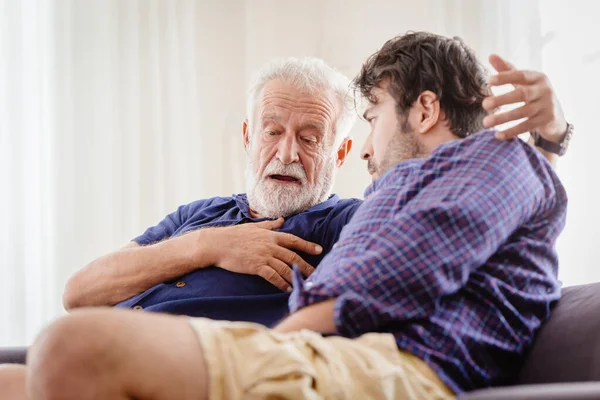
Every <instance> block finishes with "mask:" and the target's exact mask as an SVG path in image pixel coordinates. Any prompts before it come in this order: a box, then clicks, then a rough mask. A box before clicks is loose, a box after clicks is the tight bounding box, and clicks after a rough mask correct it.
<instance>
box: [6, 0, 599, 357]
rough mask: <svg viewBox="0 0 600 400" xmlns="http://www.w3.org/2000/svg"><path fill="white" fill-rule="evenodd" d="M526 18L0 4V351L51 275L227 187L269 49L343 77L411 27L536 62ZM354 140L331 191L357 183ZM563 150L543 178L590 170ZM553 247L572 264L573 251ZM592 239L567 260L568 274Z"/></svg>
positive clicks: (403, 6)
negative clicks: (248, 98) (319, 63)
mask: <svg viewBox="0 0 600 400" xmlns="http://www.w3.org/2000/svg"><path fill="white" fill-rule="evenodd" d="M556 7H560V5H556ZM544 15H546V14H544V13H542V12H540V8H539V7H538V2H537V1H534V0H531V1H519V0H508V1H503V0H494V1H486V2H481V1H478V0H462V1H461V0H451V1H448V0H427V1H420V2H414V1H408V0H401V1H398V0H389V1H387V0H378V1H370V2H366V1H361V0H325V1H323V0H305V1H291V0H287V1H281V0H223V1H201V0H197V1H194V0H177V1H172V0H129V1H119V0H85V1H80V0H55V1H47V0H0V288H1V291H0V346H1V345H17V344H26V343H30V342H31V341H32V339H33V337H34V335H35V333H36V332H37V331H38V330H39V329H40V327H41V326H43V324H44V323H46V322H47V321H49V320H51V319H52V318H54V317H55V316H57V315H60V314H61V313H62V312H64V311H63V309H62V305H61V294H62V289H63V286H64V283H65V281H66V279H67V278H68V276H69V275H71V274H72V273H73V272H74V271H75V270H77V269H78V268H80V267H82V266H83V265H84V264H86V263H87V262H89V261H90V260H91V259H93V258H95V257H97V256H99V255H101V254H104V253H106V252H109V251H111V250H114V249H115V248H117V247H119V246H121V245H123V244H124V243H126V242H127V241H128V240H130V239H131V238H132V237H134V236H136V235H137V234H139V233H140V232H141V231H143V230H144V229H145V228H146V227H147V226H149V225H151V224H154V223H156V222H157V221H159V220H160V219H161V218H162V217H163V216H164V215H165V214H166V213H168V212H170V211H172V210H173V209H174V208H176V207H177V206H178V205H180V204H183V203H186V202H189V201H192V200H194V199H197V198H203V197H209V196H215V195H230V194H231V193H234V192H239V191H243V190H244V182H243V171H244V166H245V160H244V157H245V154H244V151H243V147H242V141H241V122H242V120H243V118H244V114H245V109H244V103H245V98H244V95H245V87H246V85H247V83H248V80H249V79H250V77H251V75H252V73H253V72H254V71H256V70H257V69H258V68H259V67H260V66H261V65H262V64H264V63H265V62H266V61H268V60H269V59H271V58H273V57H280V56H305V55H312V56H317V57H321V58H324V59H325V60H326V61H328V62H329V63H330V64H332V65H334V66H335V67H337V68H338V69H340V70H341V71H342V72H344V73H346V74H347V75H348V76H350V77H352V76H354V75H355V74H356V73H357V72H358V70H359V67H360V65H361V63H362V61H363V60H364V59H365V58H366V57H367V56H368V55H369V54H371V53H373V52H374V51H375V50H377V49H378V48H379V47H380V46H381V45H382V44H383V42H384V41H385V40H387V39H389V38H391V37H392V36H394V35H396V34H399V33H403V32H405V31H407V30H428V31H434V32H437V33H441V34H445V35H459V36H462V37H463V38H464V39H465V41H466V42H467V43H469V44H470V45H471V46H472V47H473V48H474V49H475V50H476V51H477V52H478V54H479V55H480V57H482V58H487V55H488V54H489V53H491V52H493V51H497V52H499V53H500V54H502V55H505V56H506V57H508V58H509V59H511V60H513V61H514V62H515V63H516V64H517V65H519V66H524V67H528V68H541V67H544V68H545V67H546V63H545V60H546V57H548V55H547V54H546V53H543V52H542V44H543V43H545V42H544V40H545V37H544V36H543V34H544V33H543V30H542V25H543V23H544V21H543V20H542V18H544ZM596 37H597V36H596ZM544 51H545V50H544ZM564 73H565V72H564V71H562V70H561V71H557V72H556V74H557V75H561V74H563V75H564ZM561 76H562V75H561ZM552 78H553V81H556V82H557V86H558V81H560V79H562V78H560V77H559V76H556V77H554V76H552ZM561 89H562V88H561ZM560 94H563V93H562V90H561V93H560ZM575 97H576V96H575ZM587 98H588V99H591V97H587ZM592 100H593V99H592ZM578 101H579V100H578V99H575V98H574V99H573V102H572V103H570V104H572V105H570V106H569V107H568V108H569V110H567V111H568V112H569V111H572V110H573V108H577V107H578V106H579V104H578V103H577V102H578ZM566 108H567V107H566ZM577 116H578V117H579V116H580V114H577ZM573 117H574V118H575V116H573ZM580 125H581V124H578V130H583V126H580ZM589 130H591V129H590V128H589V127H588V131H589ZM365 134H366V126H365V125H364V124H363V123H359V124H358V126H357V127H356V128H355V130H354V132H353V136H354V138H355V148H354V151H353V154H352V155H351V157H350V161H349V162H348V163H347V164H346V165H345V166H344V167H343V168H342V170H341V172H340V174H339V175H338V180H337V183H336V192H338V193H339V194H340V195H342V196H354V197H361V196H362V192H363V189H364V188H365V187H366V185H367V184H368V182H369V177H368V175H367V174H366V171H365V170H366V168H365V166H364V163H363V162H362V161H360V160H359V157H358V155H359V151H358V150H359V149H360V147H361V144H362V141H363V140H364V138H365ZM587 136H590V135H589V133H588V135H586V134H585V132H583V133H582V134H581V135H580V137H578V138H577V139H576V140H575V143H574V147H575V146H578V147H579V148H580V149H583V148H584V147H585V145H584V144H583V143H584V140H586V141H587ZM578 141H581V142H582V143H581V144H578ZM576 151H577V150H575V149H574V150H573V153H574V154H575V152H576ZM569 157H571V156H569ZM573 158H575V157H574V156H573V157H571V158H570V160H572V159H573ZM568 161H569V160H567V159H565V161H564V163H562V164H561V170H560V171H561V174H562V173H563V171H564V173H565V174H570V173H571V172H568V171H574V168H575V169H576V168H581V169H584V167H583V166H584V165H586V166H590V165H591V163H587V164H586V161H585V160H581V162H580V164H579V165H580V167H573V166H572V164H569V163H568ZM563 167H564V168H563ZM588 176H591V175H588ZM571 177H572V175H568V179H571ZM565 179H567V176H565ZM584 186H585V182H584V181H583V180H582V181H573V183H572V187H570V188H569V189H570V190H571V191H572V192H573V193H572V196H571V197H572V201H573V202H574V203H575V204H577V201H579V204H580V205H583V204H586V205H588V206H589V205H590V204H591V203H586V200H582V199H579V200H576V199H574V197H575V196H576V195H575V194H576V193H577V196H579V195H580V194H579V193H580V192H579V191H582V192H581V193H583V195H582V196H585V189H584ZM582 214H583V211H582ZM593 218H596V219H595V221H596V225H595V226H597V223H599V222H600V217H599V216H598V214H597V211H596V214H594V215H593ZM590 221H591V220H590ZM590 221H583V220H582V219H581V220H580V219H578V220H576V222H571V221H570V222H569V223H570V225H569V227H568V228H569V229H571V231H572V232H575V231H577V229H588V228H583V226H584V225H585V226H588V225H589V223H590ZM589 229H593V228H589ZM589 232H591V231H589ZM596 233H597V232H596ZM589 243H590V244H591V243H592V239H590V242H589ZM561 246H562V247H561V255H562V256H563V258H565V259H568V260H570V261H576V259H573V254H574V252H576V251H577V252H579V251H581V248H577V247H576V243H575V242H574V241H572V240H571V241H568V240H567V239H565V240H564V241H563V242H562V243H561ZM592 247H593V246H591V245H590V248H586V249H585V250H584V252H583V253H581V255H580V256H578V257H580V258H579V259H578V260H579V261H580V262H579V263H577V264H575V265H569V266H568V268H569V269H573V270H577V271H579V272H578V273H580V276H581V277H590V276H592V275H589V274H588V275H586V272H585V271H589V270H591V269H592V268H593V263H592V262H591V260H590V261H588V259H587V258H586V257H587V256H588V255H592V254H596V255H597V252H596V253H593V251H595V250H594V249H593V248H592ZM574 249H576V250H574ZM570 257H571V258H570ZM573 276H576V275H569V277H573ZM595 277H596V278H598V277H599V276H595ZM565 280H567V279H565ZM571 280H572V281H575V280H576V279H571Z"/></svg>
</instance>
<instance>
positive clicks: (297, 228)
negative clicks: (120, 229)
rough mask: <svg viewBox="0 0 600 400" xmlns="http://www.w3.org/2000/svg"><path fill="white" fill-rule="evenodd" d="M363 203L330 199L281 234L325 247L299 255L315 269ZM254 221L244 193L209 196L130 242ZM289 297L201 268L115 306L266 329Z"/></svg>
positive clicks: (255, 281) (254, 279) (289, 222)
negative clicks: (233, 322)
mask: <svg viewBox="0 0 600 400" xmlns="http://www.w3.org/2000/svg"><path fill="white" fill-rule="evenodd" d="M360 204H361V201H360V200H357V199H348V200H341V199H340V198H339V197H338V196H337V195H332V196H330V197H329V199H328V200H326V201H324V202H323V203H321V204H318V205H316V206H314V207H312V208H310V209H308V210H306V211H304V212H301V213H298V214H295V215H292V216H290V217H287V218H286V219H285V222H284V224H283V226H282V227H281V228H280V229H279V230H278V231H279V232H285V233H291V234H293V235H296V236H298V237H300V238H302V239H304V240H308V241H310V242H314V243H317V244H319V245H321V247H323V252H322V253H321V254H320V255H318V256H314V255H307V254H305V253H302V252H297V253H298V255H299V256H300V257H302V258H303V259H304V260H305V261H306V262H308V263H309V264H311V265H313V266H317V265H318V264H319V263H320V262H321V259H322V258H323V257H324V256H325V255H326V254H327V253H329V251H330V250H331V248H332V247H333V245H334V243H335V242H336V241H337V240H338V238H339V235H340V233H341V231H342V228H343V227H344V226H345V225H346V224H347V223H348V222H349V221H350V218H351V217H352V215H353V214H354V212H355V211H356V209H357V208H358V206H359V205H360ZM264 220H265V219H264V218H260V219H259V218H252V216H251V215H250V208H249V205H248V200H247V198H246V195H245V194H238V195H233V196H232V197H213V198H211V199H206V200H198V201H195V202H193V203H190V204H187V205H184V206H181V207H179V208H178V209H177V211H175V212H173V213H172V214H169V215H167V217H166V218H165V219H164V220H162V221H161V222H160V223H159V224H158V225H156V226H154V227H151V228H148V229H147V230H146V232H144V234H143V235H141V236H139V237H137V238H135V239H134V241H135V242H137V243H138V244H140V245H142V246H144V245H148V244H152V243H155V242H158V241H161V240H164V239H168V238H172V237H176V236H179V235H181V234H183V233H186V232H188V231H191V230H195V229H198V228H206V227H211V226H212V227H215V226H230V225H238V224H244V223H248V222H259V221H264ZM288 298H289V294H288V293H284V292H282V291H281V290H279V289H277V288H276V287H275V286H273V285H272V284H270V283H269V282H267V281H266V280H264V279H263V278H261V277H259V276H256V275H245V274H238V273H235V272H230V271H227V270H224V269H221V268H218V267H215V266H212V267H207V268H202V269H198V270H195V271H193V272H191V273H188V274H186V275H184V276H181V277H178V278H175V279H172V280H170V281H167V282H164V283H161V284H159V285H156V286H154V287H152V288H150V289H148V290H146V291H145V292H143V293H141V294H139V295H136V296H134V297H132V298H130V299H128V300H125V301H123V302H121V303H119V304H117V305H116V307H120V308H131V307H135V308H140V307H141V308H143V309H144V310H146V311H157V312H167V313H170V314H183V315H189V316H194V317H208V318H212V319H225V320H232V321H251V322H257V323H260V324H263V325H267V326H270V325H272V324H274V323H276V322H278V321H279V320H280V319H281V318H283V317H284V316H285V315H286V314H287V312H288Z"/></svg>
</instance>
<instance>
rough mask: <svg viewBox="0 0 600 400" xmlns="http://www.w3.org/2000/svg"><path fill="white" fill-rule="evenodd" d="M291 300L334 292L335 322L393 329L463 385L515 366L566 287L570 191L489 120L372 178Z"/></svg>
mask: <svg viewBox="0 0 600 400" xmlns="http://www.w3.org/2000/svg"><path fill="white" fill-rule="evenodd" d="M365 197H366V200H365V202H364V203H363V204H362V205H361V207H360V208H359V209H358V211H357V212H356V214H355V215H354V217H353V218H352V220H351V222H350V223H349V224H348V225H347V226H346V227H345V228H344V230H343V231H342V233H341V236H340V240H339V241H338V243H337V244H336V245H335V247H334V249H333V250H332V251H331V252H330V253H329V254H328V256H327V257H325V259H324V260H323V261H322V262H321V264H320V265H319V267H318V268H317V270H316V272H315V273H314V274H313V275H312V276H311V277H310V278H308V279H307V280H306V281H304V282H303V281H302V277H301V275H300V273H299V271H297V270H296V271H295V274H294V279H295V283H294V291H293V293H292V295H291V297H290V308H291V310H292V311H295V310H298V309H300V308H303V307H306V306H308V305H310V304H313V303H318V302H322V301H325V300H328V299H332V298H336V299H337V300H336V302H335V309H334V319H335V325H336V328H337V331H338V332H337V333H338V334H340V335H343V336H346V337H357V336H359V335H361V334H364V333H367V332H389V333H392V334H393V335H394V336H395V338H396V342H397V344H398V347H399V348H400V349H402V350H405V351H408V352H410V353H412V354H414V355H416V356H417V357H419V358H420V359H422V360H423V361H425V362H426V363H427V364H428V365H429V366H430V367H431V368H433V369H434V370H435V371H436V372H437V374H438V375H439V377H440V378H441V379H442V380H443V381H444V382H445V383H446V384H447V385H448V386H449V387H450V388H451V389H452V390H454V391H455V392H456V393H460V392H463V391H468V390H473V389H476V388H481V387H486V386H490V385H498V384H501V383H503V382H506V381H508V380H509V379H511V378H513V377H514V374H515V373H516V371H518V368H519V366H520V364H521V361H522V358H523V354H524V352H525V351H526V350H527V349H528V348H529V347H530V345H531V343H532V341H533V339H534V336H535V333H536V332H537V330H538V328H539V327H540V325H541V324H542V323H543V322H544V321H545V320H546V319H547V318H548V317H549V315H550V309H551V305H552V304H553V303H554V302H555V301H556V300H558V299H559V297H560V284H559V282H558V279H557V271H558V259H557V255H556V252H555V250H554V242H555V240H556V238H557V236H558V235H559V233H560V232H561V230H562V228H563V226H564V223H565V215H566V207H567V198H566V193H565V191H564V189H563V187H562V185H561V183H560V182H559V180H558V178H557V176H556V175H555V173H554V171H553V170H552V167H551V166H550V164H549V163H548V162H547V161H546V160H545V159H544V158H543V157H542V156H541V155H540V154H539V153H538V152H537V151H535V150H534V149H533V148H532V147H531V146H529V145H528V144H526V143H524V142H523V141H521V140H518V139H515V140H511V141H507V142H500V141H497V140H496V139H494V136H493V132H490V131H484V132H480V133H478V134H475V135H472V136H470V137H468V138H466V139H461V140H455V141H452V142H448V143H445V144H443V145H441V146H439V147H438V148H437V149H436V150H435V151H434V152H433V153H432V154H431V156H430V157H429V158H427V159H419V160H410V161H405V162H402V163H400V164H398V165H396V166H395V167H394V168H392V169H391V170H390V171H388V172H387V173H386V174H385V175H383V176H382V177H381V178H380V179H379V180H377V181H375V182H374V183H373V184H372V185H371V186H370V187H369V188H368V189H367V191H366V193H365Z"/></svg>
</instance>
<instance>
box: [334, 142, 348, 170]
mask: <svg viewBox="0 0 600 400" xmlns="http://www.w3.org/2000/svg"><path fill="white" fill-rule="evenodd" d="M350 150H352V138H351V137H347V138H346V139H344V141H343V142H342V144H341V145H340V147H338V150H337V160H336V162H335V165H336V166H337V167H338V168H339V167H341V166H342V165H344V162H345V161H346V157H347V156H348V153H350Z"/></svg>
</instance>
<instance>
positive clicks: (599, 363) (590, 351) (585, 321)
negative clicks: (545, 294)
mask: <svg viewBox="0 0 600 400" xmlns="http://www.w3.org/2000/svg"><path fill="white" fill-rule="evenodd" d="M25 355H26V349H25V348H4V349H2V348H0V363H17V364H22V363H24V362H25ZM459 398H460V399H462V400H505V399H520V400H542V399H544V400H583V399H600V282H599V283H592V284H587V285H579V286H571V287H566V288H564V289H563V295H562V298H561V300H560V301H559V302H558V304H557V305H556V306H555V307H554V309H553V310H552V316H551V318H550V320H549V321H548V322H546V324H544V326H543V327H542V329H541V330H540V332H539V333H538V336H537V338H536V340H535V342H534V345H533V347H532V348H531V349H530V351H529V352H528V354H527V355H526V358H525V363H524V364H523V366H522V368H521V370H520V371H519V373H518V374H517V377H516V380H515V381H514V382H512V384H511V386H503V387H494V388H490V389H481V390H476V391H473V392H469V393H463V394H462V395H461V396H460V397H459Z"/></svg>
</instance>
